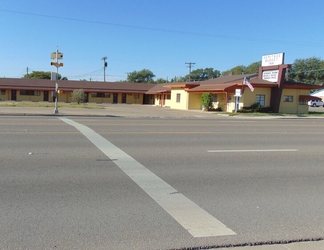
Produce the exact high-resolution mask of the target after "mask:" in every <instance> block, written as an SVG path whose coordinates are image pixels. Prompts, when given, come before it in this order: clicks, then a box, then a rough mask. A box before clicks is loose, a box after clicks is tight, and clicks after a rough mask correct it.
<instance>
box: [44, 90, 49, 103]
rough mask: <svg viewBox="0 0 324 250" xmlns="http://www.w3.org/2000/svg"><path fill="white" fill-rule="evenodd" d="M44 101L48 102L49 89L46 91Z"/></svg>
mask: <svg viewBox="0 0 324 250" xmlns="http://www.w3.org/2000/svg"><path fill="white" fill-rule="evenodd" d="M44 102H48V91H44Z"/></svg>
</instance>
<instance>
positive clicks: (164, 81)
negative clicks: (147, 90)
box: [155, 78, 168, 83]
mask: <svg viewBox="0 0 324 250" xmlns="http://www.w3.org/2000/svg"><path fill="white" fill-rule="evenodd" d="M167 82H168V80H165V79H163V78H158V79H156V81H155V83H167Z"/></svg>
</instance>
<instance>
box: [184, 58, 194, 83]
mask: <svg viewBox="0 0 324 250" xmlns="http://www.w3.org/2000/svg"><path fill="white" fill-rule="evenodd" d="M185 64H188V65H189V66H187V67H188V68H189V82H191V67H193V66H192V65H193V64H196V63H193V62H188V63H187V62H186V63H185Z"/></svg>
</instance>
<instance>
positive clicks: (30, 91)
mask: <svg viewBox="0 0 324 250" xmlns="http://www.w3.org/2000/svg"><path fill="white" fill-rule="evenodd" d="M20 95H35V96H40V91H35V90H20Z"/></svg>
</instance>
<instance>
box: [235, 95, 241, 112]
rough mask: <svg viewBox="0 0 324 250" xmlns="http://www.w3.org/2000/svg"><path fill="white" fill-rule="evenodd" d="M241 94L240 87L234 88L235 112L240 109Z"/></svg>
mask: <svg viewBox="0 0 324 250" xmlns="http://www.w3.org/2000/svg"><path fill="white" fill-rule="evenodd" d="M241 96H242V94H241V89H235V95H234V97H235V113H237V111H238V110H239V109H240V97H241Z"/></svg>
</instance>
